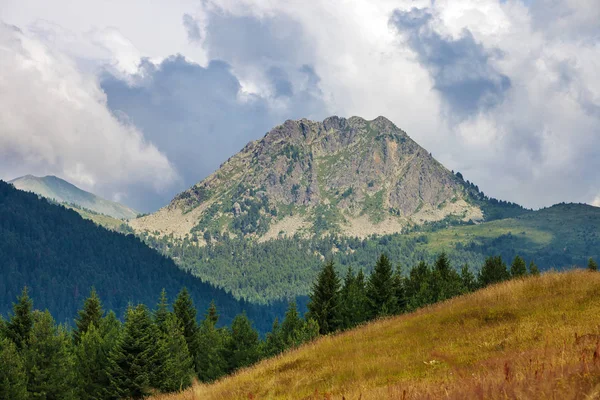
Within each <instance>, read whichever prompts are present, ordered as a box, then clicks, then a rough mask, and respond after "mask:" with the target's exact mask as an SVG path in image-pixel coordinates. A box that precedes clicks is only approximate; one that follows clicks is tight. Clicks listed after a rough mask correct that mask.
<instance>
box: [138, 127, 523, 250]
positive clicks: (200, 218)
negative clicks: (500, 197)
mask: <svg viewBox="0 0 600 400" xmlns="http://www.w3.org/2000/svg"><path fill="white" fill-rule="evenodd" d="M485 205H487V201H486V198H485V196H484V195H483V194H482V193H479V190H478V189H476V187H475V186H474V185H472V184H470V183H467V182H465V181H463V179H462V176H460V174H456V175H455V174H454V173H452V172H451V171H449V170H447V169H446V168H445V167H444V166H443V165H442V164H440V163H439V162H437V161H436V160H435V159H434V158H433V157H432V156H431V154H430V153H429V152H428V151H426V150H425V149H423V148H422V147H421V146H419V145H418V144H417V143H416V142H415V141H413V140H412V139H411V138H410V137H409V136H408V135H407V134H406V133H405V132H404V131H402V130H401V129H399V128H398V127H396V126H395V125H394V124H393V123H392V122H390V121H389V120H387V119H385V118H384V117H378V118H376V119H374V120H372V121H366V120H364V119H362V118H359V117H352V118H349V119H345V118H339V117H330V118H327V119H325V120H324V121H323V122H314V121H309V120H306V119H302V120H299V121H286V122H285V123H284V124H283V125H280V126H277V127H275V128H274V129H273V130H271V131H270V132H268V133H267V134H266V135H265V136H264V137H263V138H262V139H260V140H257V141H254V142H251V143H249V144H248V145H247V146H246V147H244V149H243V150H241V151H240V152H239V153H238V154H236V155H235V156H233V157H231V158H230V159H229V160H227V161H226V162H225V163H224V164H223V165H221V167H220V168H219V169H218V170H217V171H216V172H215V173H213V174H212V175H210V176H209V177H208V178H206V179H204V180H203V181H202V182H200V183H198V184H196V185H194V186H193V187H191V188H190V189H189V190H187V191H185V192H183V193H181V194H179V195H178V196H177V197H175V199H174V200H173V201H172V202H171V203H170V204H169V205H168V206H167V207H165V208H163V209H161V210H159V211H158V212H156V213H155V214H152V215H149V216H146V217H143V218H139V219H136V220H134V221H131V226H132V227H133V228H134V229H135V230H136V231H138V232H144V231H145V232H149V233H151V234H154V233H158V236H163V235H170V234H173V235H174V237H185V235H187V234H192V235H194V236H195V237H196V238H197V240H198V242H199V244H201V245H202V244H204V243H205V242H206V241H210V240H212V239H213V238H215V237H216V238H219V237H221V236H223V235H227V236H230V237H250V238H256V239H259V240H263V241H264V240H267V239H272V238H277V237H279V236H284V235H285V236H293V235H294V234H300V235H301V236H303V237H312V236H314V235H317V236H320V235H323V234H332V233H335V234H341V235H344V236H351V237H354V236H356V237H362V238H364V237H367V236H369V235H371V234H387V233H394V232H401V231H403V230H404V229H408V228H411V227H413V226H418V225H423V224H424V223H427V222H434V221H440V220H447V219H454V220H458V221H465V222H466V221H473V222H476V221H483V220H484V219H486V212H485V211H486V210H485ZM517 210H522V208H520V207H517Z"/></svg>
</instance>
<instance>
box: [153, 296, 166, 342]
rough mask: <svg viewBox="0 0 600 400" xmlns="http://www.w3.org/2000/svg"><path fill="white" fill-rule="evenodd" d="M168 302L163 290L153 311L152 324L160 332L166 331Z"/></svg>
mask: <svg viewBox="0 0 600 400" xmlns="http://www.w3.org/2000/svg"><path fill="white" fill-rule="evenodd" d="M169 314H170V312H169V302H168V300H167V291H166V290H165V289H163V290H162V291H161V292H160V297H159V299H158V304H157V305H156V309H155V310H154V322H155V323H156V326H157V327H158V329H159V330H160V331H161V332H163V333H164V332H165V331H166V324H167V318H168V317H169Z"/></svg>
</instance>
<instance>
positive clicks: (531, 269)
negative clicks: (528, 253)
mask: <svg viewBox="0 0 600 400" xmlns="http://www.w3.org/2000/svg"><path fill="white" fill-rule="evenodd" d="M539 274H540V270H539V269H538V266H537V265H535V263H534V262H533V261H531V262H530V263H529V275H533V276H537V275H539Z"/></svg>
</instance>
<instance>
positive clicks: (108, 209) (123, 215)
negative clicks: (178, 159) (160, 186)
mask: <svg viewBox="0 0 600 400" xmlns="http://www.w3.org/2000/svg"><path fill="white" fill-rule="evenodd" d="M8 183H12V184H13V186H14V187H16V188H17V189H20V190H24V191H26V192H33V193H35V194H37V195H39V196H42V197H46V198H48V199H51V200H54V201H56V202H59V203H65V204H67V205H74V206H76V207H82V208H85V209H88V210H91V211H93V212H96V213H99V214H104V215H109V216H111V217H113V218H117V219H129V218H135V217H136V216H137V215H138V213H137V211H135V210H133V209H131V208H129V207H127V206H124V205H123V204H119V203H115V202H114V201H109V200H105V199H103V198H101V197H99V196H96V195H95V194H93V193H90V192H86V191H85V190H82V189H80V188H78V187H77V186H75V185H73V184H72V183H69V182H67V181H65V180H64V179H60V178H58V177H56V176H53V175H48V176H44V177H41V178H40V177H37V176H33V175H25V176H22V177H20V178H16V179H13V180H12V181H9V182H8Z"/></svg>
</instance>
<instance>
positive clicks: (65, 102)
mask: <svg viewBox="0 0 600 400" xmlns="http://www.w3.org/2000/svg"><path fill="white" fill-rule="evenodd" d="M0 71H1V73H0V76H1V77H0V126H1V127H2V128H1V134H0V170H1V171H2V175H3V178H5V179H8V178H13V177H16V176H18V175H22V174H26V173H34V174H40V175H43V174H56V175H59V176H62V177H64V178H66V179H68V180H70V181H71V182H73V183H75V184H77V185H81V186H82V187H83V188H86V189H94V190H95V191H96V192H99V193H100V194H103V195H105V196H107V197H112V196H113V195H114V194H116V193H117V192H125V193H127V192H128V191H127V188H128V186H129V185H131V184H134V183H143V184H145V185H146V186H147V187H149V188H151V189H152V190H153V191H161V190H165V189H167V188H168V187H169V186H170V185H172V184H173V182H174V181H176V180H177V173H176V171H175V169H174V168H173V166H172V165H171V164H170V162H169V160H168V158H167V157H166V156H165V155H164V154H163V153H162V152H161V151H159V150H158V149H157V148H156V147H155V146H154V145H153V144H151V143H150V142H148V141H147V140H146V138H145V137H144V136H143V135H142V133H141V132H140V131H139V130H138V129H136V128H135V127H134V126H132V125H130V124H124V123H122V122H119V121H118V120H117V119H115V118H114V117H113V115H112V114H111V112H110V111H109V110H108V108H107V107H106V96H105V94H104V93H103V92H102V90H101V89H100V87H99V86H98V84H97V80H96V78H95V76H93V75H92V76H90V75H86V74H83V73H81V72H80V70H79V69H78V68H77V67H76V64H74V63H73V62H72V61H71V60H70V58H68V57H66V56H64V55H62V54H59V53H55V52H53V51H52V50H51V49H49V48H48V47H47V46H45V45H44V44H43V43H42V42H40V41H39V40H36V39H33V38H30V37H28V36H26V35H25V34H24V33H23V32H22V31H20V30H19V29H16V28H14V27H11V26H8V25H5V24H3V23H0ZM124 171H126V173H124Z"/></svg>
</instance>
